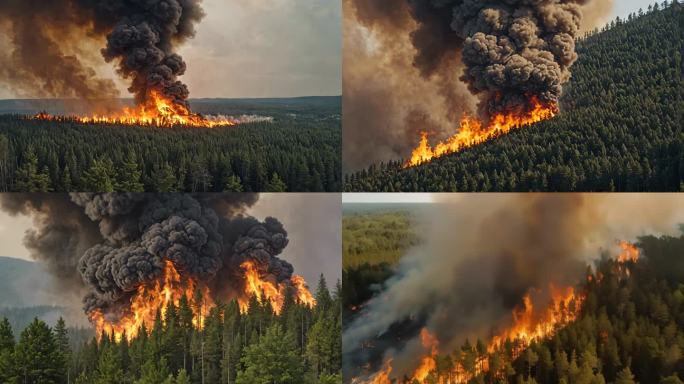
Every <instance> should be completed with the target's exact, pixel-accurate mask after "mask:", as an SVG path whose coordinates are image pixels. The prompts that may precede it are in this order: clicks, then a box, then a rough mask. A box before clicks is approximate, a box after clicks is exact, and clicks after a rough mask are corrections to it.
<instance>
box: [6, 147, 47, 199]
mask: <svg viewBox="0 0 684 384" xmlns="http://www.w3.org/2000/svg"><path fill="white" fill-rule="evenodd" d="M15 178H16V182H15V185H14V188H15V190H16V191H20V192H49V191H50V190H51V188H50V175H49V174H48V172H47V171H46V170H45V169H42V170H41V171H39V170H38V157H37V156H36V152H35V150H34V149H33V147H28V148H27V149H26V152H24V161H23V163H22V165H21V166H20V167H19V168H18V169H17V173H16V177H15Z"/></svg>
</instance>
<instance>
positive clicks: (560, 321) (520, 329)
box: [352, 285, 584, 384]
mask: <svg viewBox="0 0 684 384" xmlns="http://www.w3.org/2000/svg"><path fill="white" fill-rule="evenodd" d="M535 293H539V292H530V293H528V294H527V295H526V296H525V297H524V299H523V304H522V305H521V306H519V307H518V308H516V309H515V310H514V311H513V312H512V320H513V323H512V325H511V326H510V327H508V328H506V329H504V330H502V331H500V332H498V333H496V334H495V335H494V336H493V337H491V339H490V340H489V342H488V343H487V353H488V354H489V355H488V356H485V357H482V358H480V359H479V360H478V361H477V363H476V372H475V374H479V373H483V372H487V371H489V369H490V358H491V356H492V355H493V354H495V353H497V352H500V351H501V350H502V349H503V348H505V344H506V343H507V342H509V343H512V345H513V351H512V352H513V356H512V357H513V358H516V357H517V356H518V355H519V354H520V353H522V351H524V350H525V349H526V348H527V347H528V346H529V345H530V344H531V343H532V342H533V341H539V340H544V339H546V338H548V337H550V336H552V335H554V334H555V333H556V332H557V331H558V330H559V329H560V328H562V327H563V326H565V325H567V324H569V323H571V322H572V321H574V320H575V319H576V318H577V316H578V315H579V313H580V309H581V307H582V303H583V301H584V296H583V295H582V294H580V293H577V292H575V289H574V288H573V287H563V288H558V287H555V286H553V285H552V286H550V287H549V292H548V293H549V295H550V301H549V303H548V305H547V306H545V307H542V308H538V307H536V306H535V305H534V303H533V300H532V296H533V295H534V294H535ZM420 336H421V342H422V345H423V348H424V349H425V350H426V353H425V354H424V355H423V356H422V357H420V364H419V366H418V368H417V369H416V370H415V371H414V373H413V375H412V376H411V380H409V382H414V381H417V382H418V383H421V384H422V383H424V382H425V380H426V378H427V377H428V375H429V374H430V373H431V372H432V371H434V370H435V368H436V358H437V356H438V353H439V341H438V340H437V338H436V337H435V336H434V335H433V334H432V333H430V332H429V331H428V330H427V329H425V328H423V329H422V331H421V334H420ZM392 369H393V368H392V360H391V359H389V358H388V359H387V360H386V361H385V363H384V365H383V368H382V369H381V370H380V371H379V372H377V373H375V374H373V375H372V376H370V377H369V378H366V379H361V378H355V379H353V380H352V383H354V384H392V383H393V381H392V380H391V377H390V376H391V373H392ZM449 376H450V377H451V380H450V381H448V384H461V383H467V382H468V380H470V379H472V376H471V375H470V374H469V373H468V372H467V370H466V369H465V368H464V367H463V366H462V365H460V364H456V365H455V366H454V367H453V369H452V372H451V374H450V375H449ZM440 384H447V382H440Z"/></svg>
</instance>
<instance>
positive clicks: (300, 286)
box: [88, 261, 316, 340]
mask: <svg viewBox="0 0 684 384" xmlns="http://www.w3.org/2000/svg"><path fill="white" fill-rule="evenodd" d="M242 269H243V271H244V273H245V275H244V278H245V282H244V288H243V293H242V294H241V295H239V297H238V304H239V306H240V311H241V312H243V313H246V312H247V311H248V309H249V301H250V299H251V298H252V297H257V299H258V300H262V299H261V298H262V297H264V298H266V299H267V300H268V301H269V302H270V303H271V305H272V307H273V310H274V312H275V313H276V314H279V313H280V311H281V309H282V306H283V302H284V299H285V290H286V289H287V285H286V284H280V285H276V284H274V283H272V282H270V281H266V280H264V279H263V278H262V277H261V276H260V275H259V273H258V271H257V270H256V267H255V266H254V265H253V264H252V263H251V262H245V263H243V265H242ZM292 286H293V288H294V289H295V292H294V295H295V297H294V298H295V302H297V303H299V304H303V305H307V306H309V307H313V306H315V305H316V300H315V299H314V297H313V295H312V294H311V292H309V289H308V288H307V285H306V282H305V281H304V279H303V278H302V277H301V276H296V275H295V276H293V277H292ZM184 299H185V300H188V302H189V303H191V304H190V307H191V309H192V311H193V325H195V326H196V327H199V328H202V322H203V319H204V318H205V317H206V316H207V314H208V313H209V310H210V309H211V308H213V307H215V306H216V301H215V300H214V295H212V293H211V291H210V289H209V287H208V286H207V285H206V284H204V283H202V282H198V281H195V280H194V279H192V278H185V277H183V276H182V275H181V274H180V273H178V270H177V269H176V267H175V266H174V264H173V263H172V262H171V261H166V263H165V267H164V271H163V274H162V275H161V276H160V277H159V278H158V279H157V280H155V281H153V282H150V283H148V284H144V285H140V286H139V287H138V288H137V291H136V293H135V295H134V296H133V298H132V299H131V303H130V310H129V311H127V312H126V314H124V315H122V316H121V317H120V318H119V319H107V318H106V316H105V315H104V314H103V313H102V312H101V311H99V310H94V311H93V312H91V313H89V314H88V316H89V318H90V320H91V322H92V323H93V325H94V326H95V329H96V331H97V335H98V337H100V336H102V334H103V333H104V334H107V335H112V336H113V337H114V338H115V339H116V340H121V338H122V337H124V336H126V337H129V338H133V337H136V336H137V335H138V332H140V330H141V327H142V326H143V325H144V326H145V327H146V329H148V330H149V329H151V327H152V325H153V323H154V321H155V318H156V317H157V315H160V316H161V317H162V318H164V317H165V316H166V312H167V310H168V308H169V305H170V304H173V306H175V307H178V306H179V305H180V303H181V300H184ZM230 299H231V298H229V297H228V298H225V300H222V301H223V302H228V301H229V300H230Z"/></svg>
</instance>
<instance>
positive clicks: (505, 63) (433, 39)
mask: <svg viewBox="0 0 684 384" xmlns="http://www.w3.org/2000/svg"><path fill="white" fill-rule="evenodd" d="M409 2H410V4H411V12H412V15H413V18H414V19H415V20H416V22H417V23H418V29H417V30H415V31H414V32H413V35H412V41H413V44H414V46H415V47H416V49H417V55H416V58H415V65H416V66H417V67H418V68H419V69H420V70H421V72H422V73H424V74H428V75H429V74H430V73H431V72H433V71H434V68H435V67H436V66H437V63H438V62H439V60H441V58H442V57H443V56H444V55H445V54H446V53H448V52H451V51H453V50H460V51H461V58H462V61H463V63H464V64H465V70H464V73H463V76H461V79H462V80H463V81H465V82H466V83H467V84H468V87H469V89H470V90H471V91H472V92H473V93H474V94H475V95H478V96H479V98H480V100H481V104H480V110H481V113H483V114H484V116H489V115H490V114H492V113H496V112H502V111H513V112H517V113H524V112H528V111H529V110H531V109H532V107H533V106H532V105H531V100H532V99H533V98H536V99H537V100H538V101H539V102H542V103H544V104H545V105H551V106H555V105H557V103H558V99H559V98H560V95H561V90H562V85H563V84H564V83H565V82H567V81H568V80H569V79H570V66H571V65H572V64H573V63H574V62H575V61H576V60H577V54H576V53H575V38H576V37H577V34H578V32H579V29H580V23H581V20H582V10H581V5H583V4H584V3H586V2H588V0H506V1H471V0H409Z"/></svg>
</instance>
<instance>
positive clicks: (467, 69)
mask: <svg viewBox="0 0 684 384" xmlns="http://www.w3.org/2000/svg"><path fill="white" fill-rule="evenodd" d="M598 3H601V6H597V4H598ZM610 4H611V2H610V1H607V2H604V1H599V0H595V1H591V0H506V1H464V0H402V1H388V0H345V2H344V6H345V37H344V39H345V41H344V50H345V60H346V61H345V65H344V82H343V85H344V97H345V104H344V106H345V111H344V113H345V143H349V145H345V153H344V157H345V166H346V167H347V168H350V169H357V168H360V167H363V166H367V165H368V162H369V161H370V162H377V161H381V160H382V161H386V160H390V159H396V158H397V157H405V156H406V155H407V152H408V149H410V148H413V146H414V144H415V140H416V137H418V135H417V132H427V133H429V134H430V136H437V137H438V138H440V139H443V138H445V137H447V136H451V135H452V134H453V130H454V129H455V128H456V127H458V126H459V120H460V119H461V118H462V116H463V113H464V112H472V111H473V110H474V109H475V105H476V104H477V109H478V112H479V117H480V118H481V119H482V120H484V121H485V122H487V121H488V120H489V118H490V117H491V116H493V115H495V114H497V113H502V112H504V111H505V112H507V113H513V114H524V113H526V112H529V111H530V110H531V109H532V108H533V107H534V105H535V103H541V104H543V105H545V106H548V107H551V108H554V109H555V108H556V107H557V101H558V99H559V97H560V94H561V91H562V85H563V84H564V83H566V82H567V81H568V80H569V79H570V67H571V65H572V64H573V63H574V62H575V60H576V59H577V55H576V53H575V41H574V40H575V38H576V37H578V35H579V33H580V31H581V30H586V29H588V28H587V27H590V26H593V25H589V24H590V23H596V22H598V21H599V20H601V18H602V17H601V16H602V15H603V14H605V13H607V12H609V11H610ZM585 16H586V20H585V21H583V17H585ZM379 100H380V101H379Z"/></svg>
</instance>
